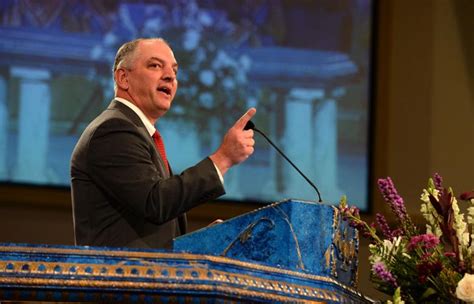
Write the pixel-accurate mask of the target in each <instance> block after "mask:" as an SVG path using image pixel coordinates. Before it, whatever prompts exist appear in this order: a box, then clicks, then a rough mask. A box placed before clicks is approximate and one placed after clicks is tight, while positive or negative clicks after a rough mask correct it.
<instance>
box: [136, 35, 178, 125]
mask: <svg viewBox="0 0 474 304" xmlns="http://www.w3.org/2000/svg"><path fill="white" fill-rule="evenodd" d="M177 72H178V64H177V62H176V59H175V58H174V54H173V51H172V50H171V49H170V47H169V46H168V45H167V44H166V43H165V42H163V41H161V40H145V41H141V42H140V43H139V45H138V46H137V49H136V50H135V54H134V57H133V58H132V61H131V65H130V68H129V69H128V70H127V73H128V74H127V78H128V84H129V87H128V90H127V93H128V95H129V97H130V99H131V100H130V101H132V102H133V103H135V104H136V105H137V106H138V107H139V108H140V109H141V110H142V111H143V113H144V114H145V116H147V117H148V118H149V119H151V120H152V121H155V120H156V119H158V118H160V117H161V116H163V115H164V114H165V113H166V112H167V111H168V110H169V108H170V107H171V102H172V100H173V98H174V96H175V95H176V90H177V89H178V80H177V79H176V74H177Z"/></svg>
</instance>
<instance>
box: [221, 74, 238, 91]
mask: <svg viewBox="0 0 474 304" xmlns="http://www.w3.org/2000/svg"><path fill="white" fill-rule="evenodd" d="M222 85H223V86H224V88H226V89H233V88H235V81H234V80H233V79H232V78H230V77H226V78H224V80H222Z"/></svg>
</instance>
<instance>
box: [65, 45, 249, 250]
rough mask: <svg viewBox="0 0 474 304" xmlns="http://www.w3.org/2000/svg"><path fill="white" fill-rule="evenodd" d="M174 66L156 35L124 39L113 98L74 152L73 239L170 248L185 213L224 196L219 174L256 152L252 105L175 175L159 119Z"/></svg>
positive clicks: (171, 89) (171, 92)
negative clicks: (208, 151) (210, 150)
mask: <svg viewBox="0 0 474 304" xmlns="http://www.w3.org/2000/svg"><path fill="white" fill-rule="evenodd" d="M177 70H178V64H177V62H176V59H175V57H174V54H173V51H172V50H171V48H170V47H169V45H168V44H167V43H166V42H165V41H164V40H163V39H160V38H157V39H137V40H134V41H131V42H128V43H125V44H124V45H123V46H122V47H121V48H120V49H119V50H118V52H117V55H116V58H115V63H114V68H113V71H114V81H115V99H114V100H113V101H112V103H111V104H110V105H109V107H108V108H107V109H106V110H105V111H104V112H103V113H102V114H100V115H99V116H98V117H97V118H96V119H95V120H94V121H92V122H91V123H90V124H89V126H88V127H87V128H86V129H85V131H84V133H83V134H82V136H81V138H80V139H79V141H78V143H77V145H76V147H75V149H74V152H73V154H72V158H71V184H72V201H73V218H74V232H75V241H76V244H78V245H94V246H114V247H115V246H117V247H138V248H169V247H170V245H171V240H172V239H173V238H174V237H176V236H179V235H181V234H183V233H185V231H186V216H185V212H186V211H187V210H189V209H191V208H192V207H194V206H196V205H198V204H201V203H204V202H206V201H208V200H212V199H215V198H217V197H219V196H220V195H222V194H224V193H225V191H224V187H223V176H224V175H225V173H226V172H227V170H228V169H230V168H231V167H232V166H234V165H236V164H238V163H240V162H242V161H244V160H245V159H247V158H248V157H249V156H250V155H251V154H252V153H253V146H254V140H253V131H252V130H244V126H245V124H246V123H247V121H249V120H250V118H251V117H252V116H253V115H254V114H255V112H256V110H255V109H254V108H251V109H250V110H248V111H247V113H245V114H244V115H243V116H242V117H241V118H240V119H239V120H238V121H237V122H236V123H235V125H234V126H233V127H232V128H231V129H229V131H228V132H227V134H226V135H225V137H224V139H223V141H222V144H221V146H220V147H219V148H218V149H217V151H216V152H215V153H214V154H212V155H211V156H209V157H207V158H205V159H204V160H202V161H201V162H199V163H198V164H197V165H195V166H193V167H191V168H189V169H187V170H185V171H184V172H182V173H181V174H180V175H173V174H172V173H171V171H170V169H169V164H168V161H167V158H166V153H165V151H164V146H163V142H162V140H161V137H160V135H159V133H158V132H157V130H155V127H154V125H155V123H156V121H157V120H158V119H159V118H160V117H162V116H163V115H164V114H165V113H166V112H167V111H168V110H169V108H170V107H171V103H172V100H173V98H174V96H175V94H176V90H177V87H178V80H177Z"/></svg>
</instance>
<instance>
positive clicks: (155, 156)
mask: <svg viewBox="0 0 474 304" xmlns="http://www.w3.org/2000/svg"><path fill="white" fill-rule="evenodd" d="M107 109H108V110H118V111H120V112H121V113H123V114H124V115H125V116H126V117H127V118H128V119H130V121H131V122H132V123H133V124H134V125H135V126H136V127H137V130H138V132H139V133H140V134H141V135H142V137H143V139H144V140H145V141H146V142H147V144H148V145H149V146H150V148H151V151H153V153H152V161H153V163H154V165H155V167H156V168H157V169H158V171H159V172H160V174H161V176H163V177H164V178H166V177H169V176H170V173H169V172H168V170H166V166H165V164H164V162H163V160H162V159H161V156H160V153H158V150H157V149H156V146H155V142H154V141H153V138H152V137H151V136H150V134H149V133H148V130H147V129H146V127H145V125H144V124H143V122H142V120H141V119H140V117H139V116H138V115H137V114H136V113H135V112H134V111H133V110H132V109H130V108H129V107H127V106H126V105H124V104H123V103H121V102H119V101H117V100H112V102H111V103H110V105H109V107H108V108H107ZM170 171H171V168H170Z"/></svg>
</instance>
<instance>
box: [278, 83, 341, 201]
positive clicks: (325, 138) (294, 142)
mask: <svg viewBox="0 0 474 304" xmlns="http://www.w3.org/2000/svg"><path fill="white" fill-rule="evenodd" d="M324 96H325V92H324V90H322V89H293V90H291V91H290V93H289V95H288V98H287V103H286V111H285V114H286V117H285V125H286V127H285V135H284V139H283V140H282V142H283V143H284V144H285V147H284V149H285V151H286V152H287V154H288V156H289V157H290V159H292V160H293V162H294V163H295V164H296V165H297V166H298V167H299V168H300V169H301V170H302V171H303V173H304V174H305V175H306V176H307V177H308V178H309V179H310V180H311V181H312V182H313V183H314V184H315V185H316V186H317V187H318V189H319V191H320V192H321V195H322V197H323V199H324V200H325V201H327V202H330V203H333V202H332V201H329V200H328V199H329V198H331V200H332V199H333V197H337V196H338V195H339V194H340V191H339V190H338V187H337V107H336V102H335V101H334V100H329V99H324ZM313 107H316V108H313ZM285 167H286V168H287V170H286V172H287V173H286V174H285V175H284V176H285V178H287V180H286V181H285V185H286V193H287V194H288V195H290V196H296V197H303V198H313V199H314V200H316V199H317V194H316V193H315V191H314V189H312V188H311V186H310V185H308V184H307V183H306V181H304V180H303V178H302V177H300V176H299V175H298V173H297V172H296V171H295V170H294V169H293V168H291V167H290V165H288V166H285Z"/></svg>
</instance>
